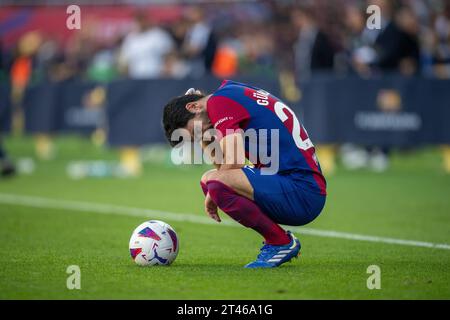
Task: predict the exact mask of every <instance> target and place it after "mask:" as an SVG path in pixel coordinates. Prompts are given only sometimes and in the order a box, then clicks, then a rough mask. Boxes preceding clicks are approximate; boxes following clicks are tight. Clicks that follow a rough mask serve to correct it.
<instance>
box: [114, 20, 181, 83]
mask: <svg viewBox="0 0 450 320" xmlns="http://www.w3.org/2000/svg"><path fill="white" fill-rule="evenodd" d="M135 22H136V28H137V29H136V30H135V31H133V32H131V33H130V34H128V35H127V36H126V38H125V40H124V41H123V44H122V47H121V50H120V63H121V64H122V68H123V70H124V71H125V73H126V74H127V75H128V76H129V77H130V78H132V79H150V78H158V77H160V76H161V75H162V73H163V66H164V59H165V56H166V55H167V54H168V53H170V52H171V51H172V50H173V49H174V42H173V40H172V38H171V37H170V34H169V33H168V32H167V31H165V30H163V29H162V28H160V27H158V26H156V25H155V24H154V23H152V22H150V21H149V20H148V18H147V16H146V15H144V14H142V13H138V14H137V15H136V17H135Z"/></svg>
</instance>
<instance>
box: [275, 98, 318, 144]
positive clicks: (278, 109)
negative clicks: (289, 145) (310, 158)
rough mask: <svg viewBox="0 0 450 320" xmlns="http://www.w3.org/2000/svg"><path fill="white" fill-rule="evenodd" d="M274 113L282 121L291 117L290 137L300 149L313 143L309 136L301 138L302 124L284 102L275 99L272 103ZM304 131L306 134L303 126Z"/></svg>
mask: <svg viewBox="0 0 450 320" xmlns="http://www.w3.org/2000/svg"><path fill="white" fill-rule="evenodd" d="M274 109H275V114H276V115H277V117H278V118H279V119H280V120H281V121H282V122H283V123H284V122H286V120H288V119H289V118H291V119H292V123H293V127H292V138H293V139H294V141H295V144H296V145H297V147H298V148H299V149H301V150H308V149H310V148H312V147H314V145H313V144H312V142H311V140H310V139H309V138H307V139H305V140H302V137H301V135H300V131H301V129H302V125H301V124H300V122H299V121H298V119H297V117H296V116H295V114H294V112H293V111H292V110H291V108H289V107H288V106H287V105H285V104H284V103H282V102H280V101H277V102H276V103H275V105H274ZM303 130H304V131H305V133H306V134H307V135H308V132H306V130H305V128H303Z"/></svg>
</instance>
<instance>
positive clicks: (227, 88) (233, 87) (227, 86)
mask: <svg viewBox="0 0 450 320" xmlns="http://www.w3.org/2000/svg"><path fill="white" fill-rule="evenodd" d="M248 88H254V87H252V86H250V85H248V84H245V83H241V82H237V81H233V80H223V81H222V84H221V85H220V87H219V88H218V89H217V90H216V91H214V93H213V96H229V95H231V96H232V95H235V94H243V93H244V92H245V90H246V89H248Z"/></svg>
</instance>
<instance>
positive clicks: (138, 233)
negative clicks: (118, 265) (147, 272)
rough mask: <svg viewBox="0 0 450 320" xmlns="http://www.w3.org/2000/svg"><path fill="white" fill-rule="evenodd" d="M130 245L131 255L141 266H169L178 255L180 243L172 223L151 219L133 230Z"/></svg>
mask: <svg viewBox="0 0 450 320" xmlns="http://www.w3.org/2000/svg"><path fill="white" fill-rule="evenodd" d="M129 247H130V254H131V257H132V258H133V260H134V262H136V263H137V264H138V265H140V266H154V265H164V266H168V265H170V264H171V263H172V262H173V261H174V260H175V258H176V257H177V255H178V248H179V245H178V238H177V234H176V233H175V231H174V230H173V228H172V227H171V226H170V225H168V224H167V223H165V222H162V221H159V220H150V221H146V222H144V223H142V224H141V225H139V226H138V227H137V228H136V229H135V230H134V231H133V234H132V235H131V239H130V245H129Z"/></svg>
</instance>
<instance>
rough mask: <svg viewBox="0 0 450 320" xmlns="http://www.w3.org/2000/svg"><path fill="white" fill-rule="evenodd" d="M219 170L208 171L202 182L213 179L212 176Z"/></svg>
mask: <svg viewBox="0 0 450 320" xmlns="http://www.w3.org/2000/svg"><path fill="white" fill-rule="evenodd" d="M216 172H217V169H211V170H208V171H206V172H205V173H204V174H203V175H202V178H201V180H200V182H202V183H204V184H206V183H207V182H208V181H209V180H212V178H211V177H212V176H213V175H214V174H215V173H216Z"/></svg>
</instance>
